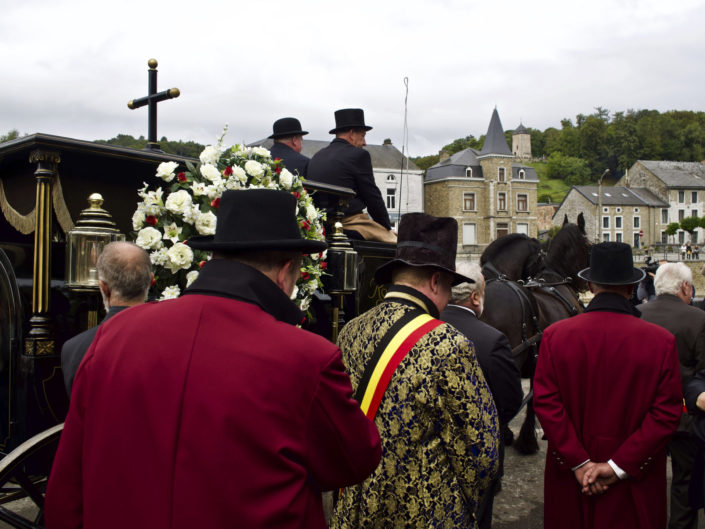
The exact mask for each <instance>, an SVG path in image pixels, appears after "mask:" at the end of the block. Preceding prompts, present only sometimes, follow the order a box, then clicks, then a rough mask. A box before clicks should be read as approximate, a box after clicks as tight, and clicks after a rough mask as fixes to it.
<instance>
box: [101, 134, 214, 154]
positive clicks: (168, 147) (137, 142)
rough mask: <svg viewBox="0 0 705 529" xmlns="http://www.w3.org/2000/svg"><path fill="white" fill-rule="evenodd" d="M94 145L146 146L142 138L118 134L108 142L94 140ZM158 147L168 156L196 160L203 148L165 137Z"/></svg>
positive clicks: (198, 144)
mask: <svg viewBox="0 0 705 529" xmlns="http://www.w3.org/2000/svg"><path fill="white" fill-rule="evenodd" d="M95 143H101V144H103V145H119V146H121V147H129V148H131V149H144V148H145V147H146V146H147V140H146V139H145V137H144V136H140V137H139V138H135V137H133V136H131V135H129V134H118V135H117V136H115V137H114V138H111V139H109V140H96V141H95ZM159 146H160V147H161V149H162V150H163V151H164V152H166V153H168V154H177V155H180V156H189V157H191V158H198V156H199V155H200V154H201V151H202V150H203V148H204V146H203V145H201V144H200V143H196V142H193V141H182V140H178V141H169V140H168V139H167V138H166V136H162V138H161V139H160V140H159Z"/></svg>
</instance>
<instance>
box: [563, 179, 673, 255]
mask: <svg viewBox="0 0 705 529" xmlns="http://www.w3.org/2000/svg"><path fill="white" fill-rule="evenodd" d="M600 193H601V195H600ZM667 205H668V204H666V203H665V202H664V201H663V200H661V199H660V198H659V197H657V196H656V195H655V194H654V193H652V192H651V191H649V190H648V189H646V188H643V187H642V188H634V187H631V188H630V187H623V186H573V187H572V188H570V191H568V194H567V195H566V196H565V198H564V199H563V202H561V205H560V206H559V207H558V209H557V210H556V214H555V215H554V216H553V225H554V226H560V225H561V224H563V220H564V219H565V216H566V215H567V216H568V220H569V221H570V222H576V219H577V218H578V214H580V213H582V214H583V217H584V218H585V231H586V234H587V237H588V239H589V240H590V241H595V242H604V241H617V242H626V243H628V244H631V245H632V246H634V247H635V248H643V247H645V246H651V245H652V244H653V243H654V242H656V241H657V240H658V237H659V236H660V233H661V231H662V230H663V229H665V226H664V225H663V224H662V223H661V220H662V219H661V210H662V208H664V207H666V206H667Z"/></svg>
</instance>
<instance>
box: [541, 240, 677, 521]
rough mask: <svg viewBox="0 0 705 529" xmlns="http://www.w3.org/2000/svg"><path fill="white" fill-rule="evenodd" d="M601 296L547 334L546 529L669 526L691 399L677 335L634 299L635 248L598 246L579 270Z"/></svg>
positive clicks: (544, 420)
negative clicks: (643, 313)
mask: <svg viewBox="0 0 705 529" xmlns="http://www.w3.org/2000/svg"><path fill="white" fill-rule="evenodd" d="M578 276H580V277H581V278H582V279H585V280H586V281H588V285H589V287H590V290H591V291H592V292H593V293H594V294H595V297H594V298H593V300H592V301H591V302H590V304H589V305H588V307H587V308H586V309H585V312H584V313H583V314H580V315H578V316H575V317H573V318H569V319H567V320H562V321H559V322H558V323H554V324H553V325H551V326H549V327H548V328H547V329H546V330H545V331H544V333H543V337H542V340H541V348H540V351H539V358H538V364H537V366H536V374H535V376H534V409H535V410H536V416H537V417H538V419H539V421H540V422H541V426H542V427H543V430H544V433H545V435H546V438H547V439H548V449H547V452H546V469H545V479H544V527H545V528H546V529H559V528H561V529H562V528H565V527H582V528H584V529H591V528H595V529H597V528H603V527H629V528H640V529H644V528H645V529H663V528H664V527H666V446H667V444H668V441H669V439H670V437H671V436H672V435H673V433H674V432H675V431H676V428H677V427H678V424H679V422H680V416H681V409H682V406H683V400H682V399H683V397H682V393H681V385H680V373H679V365H678V353H677V350H676V343H675V339H674V337H673V335H672V334H671V333H669V332H668V331H666V330H665V329H663V328H661V327H659V326H657V325H654V324H652V323H648V322H645V321H644V320H641V319H639V315H638V313H637V312H635V309H634V308H633V306H632V305H631V303H630V302H629V297H630V296H631V293H632V290H633V288H634V285H635V284H636V283H638V282H639V281H640V280H641V279H642V278H643V277H644V271H643V270H640V269H638V268H634V265H633V260H632V251H631V247H630V246H629V245H627V244H624V243H618V242H606V243H601V244H597V245H595V246H593V247H592V251H591V255H590V267H589V268H586V269H585V270H582V271H580V272H579V273H578Z"/></svg>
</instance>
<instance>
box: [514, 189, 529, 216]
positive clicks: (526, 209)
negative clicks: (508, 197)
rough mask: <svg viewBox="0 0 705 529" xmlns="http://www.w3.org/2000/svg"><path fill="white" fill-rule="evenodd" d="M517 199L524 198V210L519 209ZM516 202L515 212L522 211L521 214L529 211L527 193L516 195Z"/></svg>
mask: <svg viewBox="0 0 705 529" xmlns="http://www.w3.org/2000/svg"><path fill="white" fill-rule="evenodd" d="M519 197H524V204H525V205H526V207H525V208H524V209H519ZM516 200H517V204H516V206H517V211H523V212H526V211H529V194H528V193H517V199H516Z"/></svg>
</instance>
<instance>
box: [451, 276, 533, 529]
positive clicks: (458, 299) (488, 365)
mask: <svg viewBox="0 0 705 529" xmlns="http://www.w3.org/2000/svg"><path fill="white" fill-rule="evenodd" d="M456 268H457V270H458V273H460V274H462V275H464V276H467V277H469V278H470V279H473V280H475V282H474V283H461V284H459V285H456V286H454V287H453V290H452V294H451V298H450V303H449V304H448V306H447V307H446V308H445V309H444V310H443V312H442V313H441V317H440V319H441V320H443V321H445V322H447V323H450V324H451V325H452V326H453V327H455V328H456V329H458V330H459V331H460V332H462V333H463V334H464V335H465V336H466V337H467V338H468V340H470V341H471V342H472V343H473V344H475V354H476V355H477V359H478V361H479V362H480V368H481V369H482V373H483V375H485V380H486V381H487V385H488V386H489V387H490V391H491V392H492V396H493V397H494V402H495V405H496V407H497V416H498V417H499V424H500V431H501V432H503V431H504V428H505V427H506V426H507V424H509V421H510V420H511V419H512V417H514V415H516V413H517V412H518V411H519V407H520V406H521V401H522V397H523V396H524V395H523V391H522V389H521V376H520V375H519V370H518V369H517V366H516V364H515V363H514V360H513V359H512V352H511V348H510V347H509V341H508V340H507V337H506V336H505V335H504V334H502V333H501V332H500V331H498V330H497V329H495V328H494V327H491V326H490V325H487V324H486V323H485V322H483V321H480V320H479V318H480V316H481V315H482V309H483V308H484V304H485V278H484V277H483V276H482V270H481V269H480V267H479V265H477V264H475V263H467V262H461V263H457V265H456ZM503 462H504V443H503V442H501V443H500V459H499V465H500V466H499V472H498V474H497V479H496V480H495V485H494V486H493V487H492V488H494V489H495V490H496V489H497V486H498V485H499V483H500V480H501V478H502V475H503V474H504V464H503ZM493 503H494V494H487V495H486V496H485V499H484V501H483V502H482V504H481V505H480V508H479V511H478V527H479V528H480V529H489V528H490V527H491V526H492V506H493Z"/></svg>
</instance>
